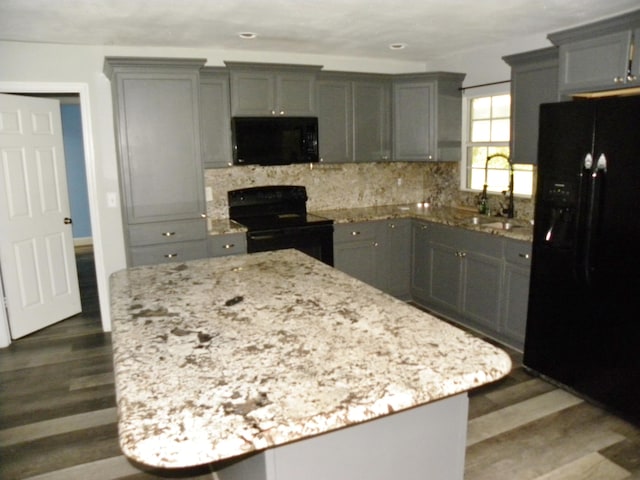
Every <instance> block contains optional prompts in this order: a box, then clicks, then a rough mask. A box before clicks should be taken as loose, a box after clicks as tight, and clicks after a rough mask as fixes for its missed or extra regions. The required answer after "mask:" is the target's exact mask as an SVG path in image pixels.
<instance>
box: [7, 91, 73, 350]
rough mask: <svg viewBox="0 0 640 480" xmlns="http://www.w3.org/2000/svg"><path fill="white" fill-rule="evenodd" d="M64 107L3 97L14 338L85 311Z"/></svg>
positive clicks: (9, 301)
mask: <svg viewBox="0 0 640 480" xmlns="http://www.w3.org/2000/svg"><path fill="white" fill-rule="evenodd" d="M69 212H70V210H69V197H68V192H67V177H66V173H65V163H64V147H63V143H62V121H61V119H60V104H59V102H58V101H57V100H51V99H43V98H32V97H22V96H17V95H4V94H0V268H1V270H2V280H3V284H4V290H5V295H6V298H7V310H8V314H9V328H10V330H11V338H19V337H23V336H24V335H27V334H29V333H31V332H34V331H36V330H39V329H41V328H44V327H46V326H48V325H51V324H52V323H55V322H58V321H60V320H63V319H65V318H68V317H70V316H72V315H75V314H76V313H79V312H80V311H81V305H80V289H79V286H78V274H77V271H76V263H75V255H74V250H73V237H72V232H71V220H70V219H69V215H70V213H69Z"/></svg>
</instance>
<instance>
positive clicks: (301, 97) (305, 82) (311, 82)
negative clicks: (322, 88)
mask: <svg viewBox="0 0 640 480" xmlns="http://www.w3.org/2000/svg"><path fill="white" fill-rule="evenodd" d="M225 63H226V64H227V66H228V68H229V72H230V83H231V114H232V115H233V116H260V117H264V116H290V117H305V116H316V115H317V109H316V91H315V88H316V85H315V82H316V75H317V72H318V70H319V69H320V67H316V66H309V65H278V64H253V63H240V62H225Z"/></svg>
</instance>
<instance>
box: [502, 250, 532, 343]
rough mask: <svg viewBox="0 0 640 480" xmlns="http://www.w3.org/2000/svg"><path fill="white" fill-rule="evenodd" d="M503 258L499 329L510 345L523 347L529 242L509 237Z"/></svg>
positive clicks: (527, 291) (527, 300) (528, 272)
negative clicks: (503, 268)
mask: <svg viewBox="0 0 640 480" xmlns="http://www.w3.org/2000/svg"><path fill="white" fill-rule="evenodd" d="M505 259H506V263H505V270H504V280H503V292H504V295H503V298H504V300H503V312H502V322H501V331H502V333H503V335H504V336H505V337H506V339H507V341H508V342H509V343H510V344H511V345H513V346H514V347H516V348H522V347H523V346H524V336H525V331H526V326H527V308H528V304H529V276H530V273H531V244H530V243H528V242H519V241H515V240H508V241H507V242H506V243H505Z"/></svg>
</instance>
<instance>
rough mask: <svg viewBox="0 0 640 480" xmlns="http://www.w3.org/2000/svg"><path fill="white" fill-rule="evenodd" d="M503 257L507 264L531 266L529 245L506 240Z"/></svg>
mask: <svg viewBox="0 0 640 480" xmlns="http://www.w3.org/2000/svg"><path fill="white" fill-rule="evenodd" d="M504 257H505V259H506V261H507V262H509V263H515V264H518V265H527V266H528V265H531V243H529V242H519V241H517V240H507V241H506V242H505V245H504Z"/></svg>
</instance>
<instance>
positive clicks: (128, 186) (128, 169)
mask: <svg viewBox="0 0 640 480" xmlns="http://www.w3.org/2000/svg"><path fill="white" fill-rule="evenodd" d="M204 62H205V61H204V60H187V59H166V58H153V59H143V58H128V57H126V58H123V57H107V58H106V59H105V73H106V74H107V76H108V77H109V78H110V79H111V86H112V95H113V109H114V124H115V131H116V140H117V147H118V149H117V150H118V157H119V168H120V190H121V203H122V213H123V220H124V231H125V244H126V251H127V262H128V264H129V265H141V264H146V263H159V262H164V261H176V260H177V261H180V260H184V259H192V258H198V257H202V256H206V252H207V247H206V234H207V232H206V213H205V212H206V208H205V199H204V174H203V167H202V157H201V143H200V113H199V112H200V110H199V81H200V80H199V70H200V68H201V67H202V66H203V65H204Z"/></svg>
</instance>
